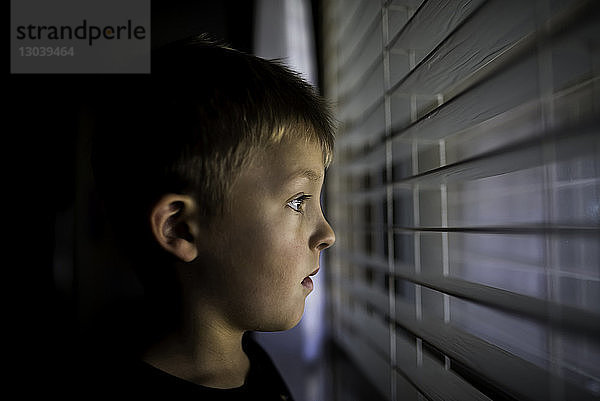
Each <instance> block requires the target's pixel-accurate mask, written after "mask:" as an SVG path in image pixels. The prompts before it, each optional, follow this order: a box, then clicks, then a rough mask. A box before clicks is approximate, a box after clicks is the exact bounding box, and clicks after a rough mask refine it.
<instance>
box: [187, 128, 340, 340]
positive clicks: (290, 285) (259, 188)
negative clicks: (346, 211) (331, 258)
mask: <svg viewBox="0 0 600 401" xmlns="http://www.w3.org/2000/svg"><path fill="white" fill-rule="evenodd" d="M322 160H323V156H322V151H321V148H320V146H318V145H317V144H315V143H312V142H307V141H305V140H298V139H284V140H283V141H282V143H280V144H278V145H275V146H274V147H273V148H271V149H269V150H265V151H261V152H259V154H258V155H257V156H256V158H255V159H254V161H253V163H252V164H251V166H250V167H249V168H247V169H245V170H244V171H242V172H241V174H240V176H239V178H238V179H237V180H236V181H235V182H234V184H233V185H232V189H231V195H230V198H229V205H230V211H229V212H226V213H225V215H224V216H221V217H218V218H216V219H215V221H214V223H213V224H211V225H210V227H209V228H206V227H205V228H204V229H202V228H201V235H200V237H199V238H200V239H199V241H198V242H199V243H198V246H199V251H200V253H199V263H200V264H201V266H198V267H197V268H199V269H201V272H198V273H200V275H199V276H201V277H200V280H199V281H198V283H197V284H198V285H197V287H199V288H198V294H199V297H200V300H199V302H204V303H206V302H208V304H209V305H211V306H212V307H213V308H214V309H213V310H214V311H215V312H216V313H218V314H219V315H220V316H222V317H223V318H224V319H225V321H226V322H228V323H229V324H231V325H233V327H235V328H239V329H242V330H261V331H277V330H287V329H289V328H292V327H294V326H295V325H296V324H297V323H298V322H299V321H300V318H301V317H302V314H303V312H304V301H305V299H306V296H307V295H308V294H309V293H310V292H311V290H312V289H311V287H310V285H307V283H306V281H307V280H304V279H305V278H306V277H307V276H308V275H310V274H311V273H313V272H314V271H315V270H316V269H317V268H318V267H319V254H320V252H321V251H322V250H323V249H325V248H327V247H329V246H331V245H332V244H333V242H334V241H335V235H334V233H333V230H332V229H331V227H330V226H329V224H328V223H327V221H326V220H325V218H324V216H323V213H322V210H321V205H320V193H321V187H322V185H323V178H324V168H323V161H322ZM303 280H304V284H303Z"/></svg>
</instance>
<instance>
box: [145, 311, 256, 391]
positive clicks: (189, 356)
mask: <svg viewBox="0 0 600 401" xmlns="http://www.w3.org/2000/svg"><path fill="white" fill-rule="evenodd" d="M194 320H195V321H194V322H193V323H192V324H186V325H184V329H182V330H180V331H179V332H177V333H173V334H172V335H170V336H167V337H166V338H165V339H164V340H162V341H160V342H159V343H157V344H154V345H152V346H151V347H150V348H149V349H148V350H147V352H146V353H145V354H144V356H143V359H144V361H146V362H147V363H149V364H150V365H152V366H154V367H156V368H158V369H161V370H163V371H165V372H167V373H169V374H171V375H173V376H176V377H179V378H181V379H184V380H187V381H190V382H193V383H196V384H200V385H202V386H206V387H215V388H235V387H240V386H242V385H243V384H244V382H245V380H246V376H247V374H248V371H249V370H250V360H249V359H248V356H247V355H246V353H245V352H244V350H243V349H242V336H243V334H244V332H243V331H239V330H233V329H231V328H230V327H228V326H227V325H226V324H225V323H224V322H223V321H222V320H220V319H216V318H214V316H209V314H199V315H196V319H194ZM188 323H189V322H188Z"/></svg>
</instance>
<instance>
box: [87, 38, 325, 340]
mask: <svg viewBox="0 0 600 401" xmlns="http://www.w3.org/2000/svg"><path fill="white" fill-rule="evenodd" d="M148 78H149V79H140V80H138V81H133V82H134V83H133V84H131V83H129V82H130V81H128V83H129V85H131V86H129V85H128V87H125V88H120V90H119V92H118V93H114V94H109V95H108V96H106V97H105V98H103V102H104V106H103V107H99V110H101V111H100V112H99V113H98V115H97V120H96V129H97V132H96V135H95V140H94V153H93V163H94V173H95V177H96V181H97V185H98V188H99V190H100V193H101V196H102V198H103V199H104V200H105V204H106V206H107V211H108V214H109V217H110V218H111V219H112V220H113V226H114V227H115V229H116V230H117V232H118V233H119V234H120V235H119V242H120V243H121V245H123V247H124V248H125V249H127V250H129V251H130V254H131V255H132V256H133V257H132V259H133V261H134V262H137V263H135V265H136V269H137V271H138V273H139V276H140V278H141V280H142V283H144V284H145V285H146V290H147V291H148V292H149V293H150V294H152V296H156V295H157V294H165V293H167V294H170V295H169V296H172V295H173V294H174V293H175V292H174V291H171V290H170V288H171V287H172V288H175V287H178V288H179V286H181V287H183V291H184V293H185V296H186V297H188V298H194V299H196V298H197V300H198V302H200V301H202V302H203V303H204V304H209V305H212V307H213V308H215V310H219V311H220V312H222V313H225V314H227V315H229V318H230V319H231V320H232V322H234V321H235V322H236V323H235V324H237V325H240V326H248V325H250V326H252V327H247V329H258V330H281V329H285V328H289V327H291V326H293V325H294V324H296V323H297V321H298V320H299V318H300V317H301V314H302V310H303V306H304V297H305V296H306V295H307V294H308V292H310V291H308V286H307V282H308V281H309V280H303V279H304V278H305V277H306V276H308V275H309V274H311V273H312V272H313V271H314V270H316V269H317V267H318V256H319V252H320V251H321V250H322V249H324V248H326V247H327V246H330V245H331V244H332V243H333V241H334V236H333V231H332V230H331V227H329V225H328V224H327V222H326V221H325V219H324V218H323V215H322V213H321V208H320V203H319V195H320V190H321V186H322V183H323V176H324V171H325V169H326V168H327V166H328V165H329V163H330V161H331V156H332V151H333V126H332V119H331V117H330V114H329V111H328V108H327V106H326V105H325V103H324V102H323V100H322V99H321V98H320V97H319V96H318V95H316V94H315V93H314V91H313V89H312V88H311V87H310V86H309V85H308V84H306V83H305V82H304V81H302V80H301V79H300V78H299V77H298V76H297V75H296V74H294V73H292V72H291V71H289V70H287V69H286V68H284V67H282V66H281V65H279V64H277V63H274V62H269V61H266V60H263V59H260V58H257V57H254V56H250V55H246V54H243V53H241V52H238V51H235V50H232V49H229V48H226V47H223V46H221V45H218V44H214V43H212V42H209V41H206V40H204V39H203V38H194V39H187V40H184V41H180V42H177V43H174V44H172V45H169V46H167V47H165V48H163V49H161V50H159V51H156V52H154V53H153V60H152V74H151V76H150V77H148ZM173 261H175V262H177V263H175V264H174V263H169V262H173ZM174 266H177V267H174ZM170 277H172V280H171V279H170ZM169 280H171V281H169ZM296 281H297V283H296ZM303 283H304V284H303ZM284 298H287V299H284ZM289 298H291V299H293V301H290V300H289ZM300 298H302V299H301V300H302V302H300ZM249 301H252V302H249ZM278 302H279V305H278V304H277V303H278ZM288 302H292V303H291V304H288ZM292 304H293V305H292ZM274 306H275V309H278V310H274V309H273V308H274ZM232 324H233V323H232Z"/></svg>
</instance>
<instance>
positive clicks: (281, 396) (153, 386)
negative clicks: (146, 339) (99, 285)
mask: <svg viewBox="0 0 600 401" xmlns="http://www.w3.org/2000/svg"><path fill="white" fill-rule="evenodd" d="M242 345H243V349H244V351H245V352H246V354H247V355H248V358H249V359H250V371H249V373H248V376H247V378H246V383H245V384H244V385H243V386H241V387H237V388H232V389H216V388H211V387H205V386H200V385H197V384H194V383H191V382H188V381H186V380H183V379H180V378H178V377H176V376H173V375H170V374H168V373H166V372H164V371H162V370H160V369H158V368H155V367H154V366H152V365H150V364H148V363H146V362H144V361H142V360H140V359H139V358H135V357H133V356H120V357H116V356H115V355H111V356H108V355H106V356H105V357H104V358H102V360H96V361H87V362H86V363H84V364H82V365H80V366H79V367H77V368H76V372H75V375H74V379H75V380H74V382H73V384H74V386H72V387H71V388H70V389H65V390H67V392H68V393H73V392H74V393H75V394H72V395H74V396H76V397H77V398H82V399H83V398H85V399H90V398H91V399H108V397H110V398H115V397H116V398H121V397H126V398H129V397H131V398H132V399H139V400H144V399H169V400H171V399H173V400H187V399H190V400H191V399H194V400H232V401H233V400H255V399H256V400H264V401H269V400H277V401H281V400H287V401H290V400H293V398H292V396H291V393H290V391H289V389H288V387H287V385H286V384H285V382H284V380H283V378H282V377H281V374H280V373H279V371H278V370H277V368H276V366H275V364H274V363H273V361H272V360H271V358H270V356H269V355H268V353H267V352H266V351H265V350H264V349H263V348H262V346H261V345H260V344H259V343H258V342H256V341H255V340H254V339H253V338H252V337H251V335H244V337H243V342H242ZM90 362H91V363H90Z"/></svg>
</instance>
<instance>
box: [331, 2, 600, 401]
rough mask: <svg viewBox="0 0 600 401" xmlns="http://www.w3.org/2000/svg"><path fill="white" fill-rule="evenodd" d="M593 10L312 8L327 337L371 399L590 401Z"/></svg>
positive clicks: (596, 84)
mask: <svg viewBox="0 0 600 401" xmlns="http://www.w3.org/2000/svg"><path fill="white" fill-rule="evenodd" d="M599 8H600V5H599V4H598V2H596V1H576V0H569V1H566V0H565V1H563V0H561V1H559V0H539V1H522V0H487V1H485V0H473V1H466V0H455V1H443V0H425V1H420V0H393V1H389V0H388V1H382V2H379V1H374V0H330V1H326V2H325V3H324V24H323V26H324V38H325V44H324V61H325V81H324V85H325V89H326V92H327V93H326V95H327V96H328V97H329V98H331V99H333V100H334V101H335V104H336V108H337V110H336V113H337V118H338V120H339V121H340V129H339V133H338V139H337V143H336V146H337V149H336V156H335V157H336V159H335V162H334V165H333V166H332V167H331V168H330V170H329V173H328V178H327V185H328V193H327V203H328V206H327V211H328V217H329V218H330V220H331V222H332V224H333V226H334V228H335V229H336V234H337V243H336V245H335V246H334V247H333V248H332V249H331V250H330V251H329V263H328V267H329V269H328V270H329V271H328V274H329V276H328V278H329V280H328V282H329V286H330V288H329V289H328V293H329V294H331V297H330V306H331V310H332V311H333V328H334V330H333V331H334V333H333V334H334V338H335V340H336V341H337V342H338V343H339V344H341V345H342V346H343V347H344V348H345V349H346V350H347V352H348V354H349V355H350V356H351V357H352V358H353V359H354V360H355V362H356V363H357V365H359V366H360V367H361V368H362V369H363V372H364V374H365V376H367V378H369V379H370V381H371V382H372V383H373V384H374V385H375V387H377V388H378V389H379V390H380V392H381V394H382V395H383V396H384V397H385V398H387V399H390V400H405V399H406V400H411V399H415V400H417V399H436V400H442V399H444V400H445V399H456V400H471V399H473V400H486V399H494V400H495V399H508V400H512V399H519V400H562V399H577V400H585V399H596V398H598V397H600V340H599V339H600V132H599V130H600V120H599V118H598V116H600V11H599Z"/></svg>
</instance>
